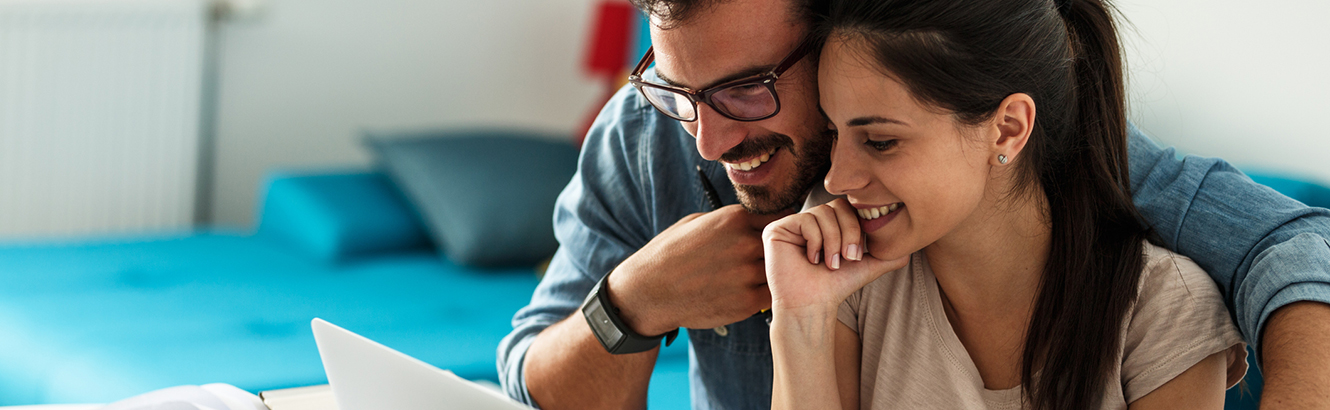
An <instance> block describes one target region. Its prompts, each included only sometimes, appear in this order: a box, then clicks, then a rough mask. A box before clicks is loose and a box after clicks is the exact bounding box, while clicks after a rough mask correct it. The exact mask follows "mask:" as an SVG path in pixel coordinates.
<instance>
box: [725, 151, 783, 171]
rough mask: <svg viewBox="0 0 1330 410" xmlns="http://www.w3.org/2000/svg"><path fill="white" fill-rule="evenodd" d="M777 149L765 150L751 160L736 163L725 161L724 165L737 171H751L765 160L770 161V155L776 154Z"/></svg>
mask: <svg viewBox="0 0 1330 410" xmlns="http://www.w3.org/2000/svg"><path fill="white" fill-rule="evenodd" d="M777 149H779V148H772V149H771V150H770V151H767V153H765V154H762V156H760V157H757V158H753V160H752V161H748V162H740V163H738V164H734V163H729V162H726V163H725V167H726V168H729V169H733V170H739V171H752V170H754V169H757V167H760V166H762V164H765V163H766V162H767V161H770V160H771V156H772V155H774V154H776V150H777Z"/></svg>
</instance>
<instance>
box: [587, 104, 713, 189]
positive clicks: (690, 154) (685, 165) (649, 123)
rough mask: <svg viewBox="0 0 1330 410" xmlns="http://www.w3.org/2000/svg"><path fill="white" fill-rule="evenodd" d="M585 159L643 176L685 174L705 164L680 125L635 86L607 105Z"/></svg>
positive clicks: (591, 133)
mask: <svg viewBox="0 0 1330 410" xmlns="http://www.w3.org/2000/svg"><path fill="white" fill-rule="evenodd" d="M582 155H583V156H584V158H583V160H584V161H586V160H587V158H585V157H590V158H592V159H594V162H593V164H597V165H596V166H606V165H608V164H614V163H617V164H619V165H618V166H622V167H625V168H627V171H628V172H633V173H638V172H641V173H643V174H658V173H662V172H664V173H676V172H685V171H687V170H692V169H693V164H697V163H699V162H700V161H701V157H700V156H699V155H698V153H697V149H696V147H695V144H694V140H693V138H692V136H691V135H689V134H688V132H687V131H685V130H684V129H683V126H681V125H680V123H679V121H676V120H674V119H671V118H669V117H666V116H665V115H664V114H661V113H660V112H658V111H657V110H656V109H655V107H652V106H651V104H650V103H648V102H647V101H646V99H645V98H643V97H642V95H641V94H640V93H638V92H637V90H636V89H634V88H633V87H632V86H631V85H625V86H623V88H620V89H619V91H618V92H616V93H615V94H614V96H613V97H612V98H610V101H609V102H607V103H606V104H605V107H604V108H603V109H602V110H601V112H600V114H599V115H598V116H597V117H596V121H595V123H594V124H593V125H592V127H591V130H590V131H589V132H588V133H587V137H586V140H585V142H584V143H583V153H582ZM643 176H644V177H645V176H646V175H643Z"/></svg>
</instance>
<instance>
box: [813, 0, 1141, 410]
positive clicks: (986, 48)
mask: <svg viewBox="0 0 1330 410" xmlns="http://www.w3.org/2000/svg"><path fill="white" fill-rule="evenodd" d="M1113 14H1114V13H1113V7H1112V6H1111V5H1110V4H1108V3H1107V1H1106V0H923V1H919V0H833V1H832V4H831V9H830V11H829V12H828V15H827V22H826V23H827V24H825V25H824V33H823V34H825V35H827V36H829V38H832V39H836V40H841V41H845V42H846V44H849V45H850V49H853V50H857V51H858V52H861V53H862V56H863V57H865V58H866V60H867V61H871V62H872V63H874V64H875V65H876V66H877V67H878V68H880V69H881V70H882V72H883V73H884V74H885V75H888V76H890V77H891V78H894V79H895V80H897V81H899V82H900V83H902V84H904V85H905V87H906V88H908V89H909V90H910V92H911V93H912V95H913V96H914V98H916V99H917V100H918V101H920V102H922V103H924V104H926V105H929V106H934V107H939V108H942V109H944V110H947V111H950V112H952V113H953V114H954V117H955V119H956V120H957V121H958V122H960V123H962V124H967V125H977V124H980V123H982V122H984V121H987V120H989V119H992V118H993V116H994V115H995V112H996V110H997V108H998V106H999V105H1000V104H1001V102H1002V101H1003V99H1005V98H1006V97H1007V96H1010V95H1012V94H1015V93H1025V94H1028V95H1029V96H1030V97H1031V98H1033V99H1034V101H1035V105H1036V107H1037V110H1038V116H1037V117H1036V120H1035V122H1034V125H1033V126H1034V130H1033V132H1032V133H1031V134H1030V139H1029V141H1028V142H1027V144H1026V146H1025V148H1024V150H1023V151H1022V152H1021V155H1020V156H1019V157H1017V158H1016V159H1015V163H1014V164H1012V165H1011V166H1013V167H1015V178H1016V186H1017V187H1018V188H1017V190H1016V192H1013V193H1012V195H1029V194H1030V193H1032V192H1037V190H1036V189H1034V188H1039V187H1041V188H1043V192H1044V195H1045V196H1046V197H1047V198H1046V200H1047V204H1048V207H1049V210H1048V214H1047V215H1046V217H1047V222H1048V223H1050V224H1051V226H1052V243H1051V246H1050V248H1049V249H1050V251H1049V255H1048V261H1047V263H1046V265H1045V268H1044V272H1043V277H1042V280H1041V286H1040V290H1039V293H1038V296H1037V299H1036V300H1035V301H1034V302H1035V304H1034V312H1033V314H1032V317H1031V320H1030V323H1029V330H1028V333H1027V334H1026V339H1025V347H1024V354H1023V356H1022V358H1023V360H1022V369H1021V385H1022V386H1023V389H1024V397H1025V399H1026V400H1028V403H1030V405H1031V406H1032V407H1033V408H1035V409H1041V410H1046V409H1086V408H1097V407H1098V406H1099V403H1100V400H1101V399H1102V397H1101V396H1102V394H1103V392H1104V386H1105V385H1106V384H1107V383H1116V382H1117V381H1116V380H1110V379H1109V376H1110V374H1111V371H1112V369H1113V368H1114V366H1116V365H1117V363H1116V361H1117V353H1118V349H1119V347H1120V346H1119V340H1120V334H1119V332H1120V331H1121V326H1122V323H1123V319H1124V317H1125V315H1126V314H1127V310H1128V309H1129V308H1130V306H1131V304H1132V302H1133V300H1134V299H1135V297H1136V292H1137V283H1138V282H1139V279H1140V273H1141V270H1142V268H1143V266H1142V264H1143V263H1144V262H1143V258H1144V256H1143V252H1144V250H1143V248H1142V241H1143V240H1145V239H1146V238H1147V237H1148V235H1149V230H1148V227H1147V226H1146V225H1145V224H1144V223H1143V222H1142V220H1141V218H1140V215H1139V213H1138V212H1137V210H1136V208H1135V206H1133V205H1132V202H1131V193H1130V189H1131V187H1130V181H1131V180H1130V178H1129V175H1128V172H1127V135H1126V134H1127V121H1126V114H1125V107H1124V104H1125V102H1124V90H1123V78H1122V77H1123V76H1122V61H1121V57H1120V54H1119V47H1118V39H1117V33H1116V31H1115V29H1114V23H1113ZM1036 374H1037V375H1038V376H1037V377H1036Z"/></svg>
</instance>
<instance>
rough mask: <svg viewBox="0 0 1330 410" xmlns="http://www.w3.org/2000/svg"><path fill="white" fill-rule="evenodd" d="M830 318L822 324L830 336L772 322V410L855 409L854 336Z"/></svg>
mask: <svg viewBox="0 0 1330 410" xmlns="http://www.w3.org/2000/svg"><path fill="white" fill-rule="evenodd" d="M834 314H835V313H834V311H833V312H832V315H833V316H831V320H830V321H828V322H825V323H827V324H829V325H830V326H834V327H835V331H834V334H833V332H826V331H824V330H825V329H821V328H816V329H814V328H809V327H806V326H805V325H803V324H799V325H795V324H792V323H790V322H792V321H787V322H786V323H784V324H782V323H781V321H780V320H773V321H772V322H771V329H772V330H771V353H772V361H773V364H774V370H775V375H774V379H773V381H772V387H773V388H772V395H771V408H772V409H773V410H784V409H843V410H858V409H859V358H860V355H859V349H860V342H859V334H858V333H855V332H854V330H852V329H850V327H849V326H846V325H845V324H844V323H840V322H838V321H836V319H835V316H834ZM810 323H816V324H814V326H815V327H820V326H823V325H822V324H820V323H821V321H811V322H810ZM828 335H830V336H832V337H829V338H828V337H824V336H828ZM837 403H839V404H840V405H839V406H837Z"/></svg>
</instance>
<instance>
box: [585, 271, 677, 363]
mask: <svg viewBox="0 0 1330 410" xmlns="http://www.w3.org/2000/svg"><path fill="white" fill-rule="evenodd" d="M609 278H610V275H605V277H604V278H601V279H600V282H596V287H595V288H592V289H591V294H589V295H587V297H586V301H585V302H582V316H585V317H586V323H587V324H588V325H590V326H591V332H592V333H595V334H596V339H597V340H600V345H601V346H605V351H607V352H610V354H629V353H640V352H645V351H648V350H651V349H655V348H656V346H660V338H662V337H663V338H665V345H666V346H669V345H670V343H674V338H675V337H678V336H679V329H674V330H671V331H669V332H667V333H665V334H663V335H658V336H642V335H640V334H637V332H634V331H633V329H631V328H629V327H628V325H626V324H624V323H623V320H621V319H619V309H617V308H615V307H614V305H613V304H611V303H610V293H609V291H608V290H607V289H606V287H605V282H606V281H608V280H609Z"/></svg>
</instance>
